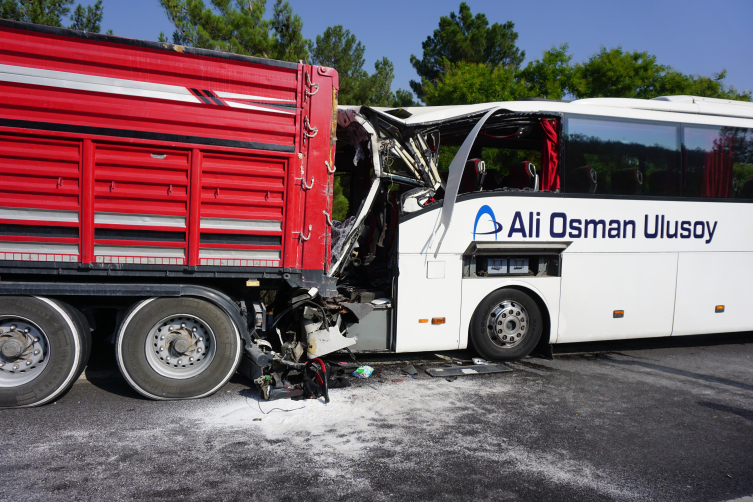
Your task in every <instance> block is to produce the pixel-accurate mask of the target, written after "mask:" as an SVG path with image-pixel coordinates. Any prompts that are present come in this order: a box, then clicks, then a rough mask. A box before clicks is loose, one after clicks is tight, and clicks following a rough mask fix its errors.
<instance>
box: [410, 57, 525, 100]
mask: <svg viewBox="0 0 753 502" xmlns="http://www.w3.org/2000/svg"><path fill="white" fill-rule="evenodd" d="M516 77H517V72H516V71H515V70H514V69H512V68H504V67H501V66H497V67H492V66H488V65H485V64H480V63H468V62H460V63H454V64H453V63H448V64H447V66H445V68H444V73H443V75H442V76H441V77H440V78H439V79H438V80H437V82H436V83H431V82H426V85H425V87H424V102H425V103H426V104H427V105H429V106H440V105H469V104H474V103H488V102H493V101H511V100H515V99H518V98H522V97H526V96H527V95H528V88H527V87H526V86H525V84H524V83H523V82H522V81H520V80H518V79H517V78H516Z"/></svg>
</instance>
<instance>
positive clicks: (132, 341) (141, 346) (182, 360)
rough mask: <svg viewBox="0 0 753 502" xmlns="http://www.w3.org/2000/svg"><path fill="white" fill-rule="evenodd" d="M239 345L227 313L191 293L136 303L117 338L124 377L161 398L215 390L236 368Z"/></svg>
mask: <svg viewBox="0 0 753 502" xmlns="http://www.w3.org/2000/svg"><path fill="white" fill-rule="evenodd" d="M241 348H242V346H241V343H240V335H239V333H238V330H237V328H236V326H235V324H233V321H232V320H231V319H230V317H229V316H228V315H227V314H225V312H223V311H222V309H220V308H219V307H217V306H216V305H214V304H212V303H210V302H207V301H205V300H201V299H198V298H192V297H181V298H150V299H147V300H143V301H141V302H139V303H137V304H136V305H135V306H134V307H133V308H131V310H130V311H129V312H128V313H127V314H126V317H125V319H124V320H123V323H122V324H121V326H120V328H119V330H118V334H117V338H116V340H115V355H116V360H117V363H118V367H119V368H120V371H121V373H122V374H123V377H125V379H126V380H127V381H128V383H129V384H130V385H131V387H133V388H134V389H135V390H136V391H137V392H139V393H140V394H142V395H143V396H146V397H148V398H150V399H160V400H168V399H195V398H200V397H204V396H208V395H210V394H213V393H214V392H216V391H217V390H218V389H219V388H220V387H222V386H223V385H225V383H226V382H227V381H228V380H229V379H230V377H232V376H233V374H234V373H235V370H236V369H237V368H238V364H239V363H240V359H241Z"/></svg>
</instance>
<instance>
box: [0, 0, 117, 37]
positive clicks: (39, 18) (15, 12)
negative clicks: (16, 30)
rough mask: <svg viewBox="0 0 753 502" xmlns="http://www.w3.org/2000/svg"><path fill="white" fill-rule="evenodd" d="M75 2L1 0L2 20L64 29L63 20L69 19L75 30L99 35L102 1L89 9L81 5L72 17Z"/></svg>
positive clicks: (70, 0)
mask: <svg viewBox="0 0 753 502" xmlns="http://www.w3.org/2000/svg"><path fill="white" fill-rule="evenodd" d="M73 2H74V0H0V18H3V19H11V20H13V21H23V22H25V23H34V24H43V25H46V26H55V27H57V28H63V27H64V26H63V19H64V18H69V19H70V20H71V21H72V24H71V25H69V26H68V28H71V29H73V30H82V31H88V32H92V33H99V31H100V29H101V26H100V23H101V22H102V16H103V11H104V8H103V7H102V0H97V2H96V3H95V4H94V5H89V6H87V7H84V6H82V5H81V4H78V5H76V9H75V10H74V12H73V16H71V5H73Z"/></svg>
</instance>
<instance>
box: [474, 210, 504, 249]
mask: <svg viewBox="0 0 753 502" xmlns="http://www.w3.org/2000/svg"><path fill="white" fill-rule="evenodd" d="M484 215H487V216H489V218H490V219H491V222H492V223H493V224H494V230H492V231H491V232H477V231H476V229H477V228H478V222H479V220H480V219H481V217H482V216H484ZM501 231H502V224H501V223H500V222H498V221H497V220H496V218H495V216H494V211H492V208H490V207H489V206H487V205H486V204H484V205H483V206H481V209H479V210H478V213H476V221H475V223H474V224H473V240H476V235H492V234H494V240H495V241H496V240H497V234H498V233H500V232H501Z"/></svg>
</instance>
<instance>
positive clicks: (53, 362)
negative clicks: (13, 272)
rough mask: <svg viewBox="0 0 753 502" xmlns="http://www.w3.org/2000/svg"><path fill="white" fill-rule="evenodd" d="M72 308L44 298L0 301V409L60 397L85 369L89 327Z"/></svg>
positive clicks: (39, 402)
mask: <svg viewBox="0 0 753 502" xmlns="http://www.w3.org/2000/svg"><path fill="white" fill-rule="evenodd" d="M81 317H83V316H79V314H78V313H77V311H76V310H75V309H73V308H72V307H71V306H69V305H67V304H65V303H63V302H59V301H56V300H51V299H49V298H42V297H29V296H4V297H0V330H2V333H0V407H2V408H15V407H27V406H38V405H42V404H45V403H49V402H51V401H53V400H55V399H57V398H58V397H60V396H61V395H62V394H63V393H64V392H65V391H66V390H68V389H69V388H70V386H71V385H72V384H73V382H75V381H76V378H77V377H78V376H79V375H80V374H81V372H82V371H83V369H84V367H85V366H86V354H87V352H88V350H89V348H90V347H91V334H90V333H89V329H88V323H86V320H85V319H84V320H83V321H82V319H81Z"/></svg>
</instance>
